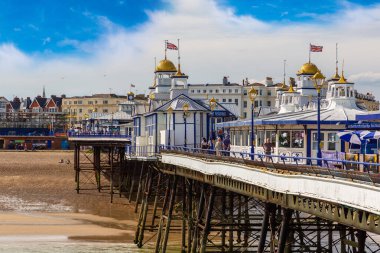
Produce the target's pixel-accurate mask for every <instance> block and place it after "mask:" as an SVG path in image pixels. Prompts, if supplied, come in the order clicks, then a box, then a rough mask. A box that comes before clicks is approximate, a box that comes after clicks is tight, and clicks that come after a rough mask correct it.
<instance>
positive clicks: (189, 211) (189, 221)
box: [187, 179, 193, 253]
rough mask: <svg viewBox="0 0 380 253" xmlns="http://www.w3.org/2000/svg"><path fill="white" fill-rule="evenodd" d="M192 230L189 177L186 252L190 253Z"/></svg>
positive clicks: (190, 184)
mask: <svg viewBox="0 0 380 253" xmlns="http://www.w3.org/2000/svg"><path fill="white" fill-rule="evenodd" d="M192 232H193V180H192V179H189V184H188V187H187V253H191V242H192Z"/></svg>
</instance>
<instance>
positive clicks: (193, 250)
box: [191, 183, 207, 253]
mask: <svg viewBox="0 0 380 253" xmlns="http://www.w3.org/2000/svg"><path fill="white" fill-rule="evenodd" d="M206 188H207V185H206V184H205V183H203V184H202V190H201V194H200V197H199V203H198V211H197V220H196V222H195V225H194V231H193V242H192V245H191V253H196V252H197V249H198V239H199V225H200V224H201V222H202V218H203V209H204V203H205V200H204V195H205V191H206Z"/></svg>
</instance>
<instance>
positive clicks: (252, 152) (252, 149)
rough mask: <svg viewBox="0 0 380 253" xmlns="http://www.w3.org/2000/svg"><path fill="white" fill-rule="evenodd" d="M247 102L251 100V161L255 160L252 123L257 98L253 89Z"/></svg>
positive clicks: (253, 127)
mask: <svg viewBox="0 0 380 253" xmlns="http://www.w3.org/2000/svg"><path fill="white" fill-rule="evenodd" d="M248 95H249V100H251V160H254V159H255V125H254V124H255V123H254V116H255V112H254V109H255V99H256V96H257V90H255V88H253V86H252V88H251V89H250V90H249V91H248Z"/></svg>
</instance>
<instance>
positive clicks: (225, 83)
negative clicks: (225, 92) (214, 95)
mask: <svg viewBox="0 0 380 253" xmlns="http://www.w3.org/2000/svg"><path fill="white" fill-rule="evenodd" d="M227 84H228V77H226V76H223V85H227Z"/></svg>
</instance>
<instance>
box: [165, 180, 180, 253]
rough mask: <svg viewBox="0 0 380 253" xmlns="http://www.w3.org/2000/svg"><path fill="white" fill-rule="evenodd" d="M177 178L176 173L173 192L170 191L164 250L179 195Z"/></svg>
mask: <svg viewBox="0 0 380 253" xmlns="http://www.w3.org/2000/svg"><path fill="white" fill-rule="evenodd" d="M177 180H178V177H177V176H176V175H174V180H173V186H172V189H171V193H170V202H169V208H168V217H167V219H166V226H165V234H164V240H163V242H162V252H166V247H167V244H168V239H169V232H170V224H171V221H172V213H173V208H174V202H175V198H176V195H177Z"/></svg>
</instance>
